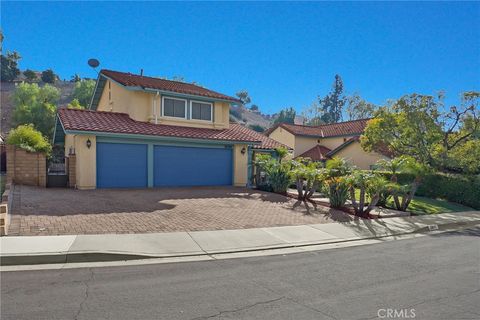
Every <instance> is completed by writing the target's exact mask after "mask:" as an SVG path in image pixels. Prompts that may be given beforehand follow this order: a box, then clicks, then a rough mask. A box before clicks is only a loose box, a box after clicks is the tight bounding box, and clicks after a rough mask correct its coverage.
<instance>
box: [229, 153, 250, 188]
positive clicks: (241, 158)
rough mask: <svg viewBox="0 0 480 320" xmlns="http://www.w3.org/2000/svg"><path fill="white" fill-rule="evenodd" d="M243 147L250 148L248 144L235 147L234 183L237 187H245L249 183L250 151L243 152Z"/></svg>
mask: <svg viewBox="0 0 480 320" xmlns="http://www.w3.org/2000/svg"><path fill="white" fill-rule="evenodd" d="M242 148H245V150H246V151H247V150H248V148H247V145H246V144H236V145H234V147H233V185H234V186H236V187H245V186H246V185H247V183H248V151H247V152H245V153H244V154H242V152H241V151H242Z"/></svg>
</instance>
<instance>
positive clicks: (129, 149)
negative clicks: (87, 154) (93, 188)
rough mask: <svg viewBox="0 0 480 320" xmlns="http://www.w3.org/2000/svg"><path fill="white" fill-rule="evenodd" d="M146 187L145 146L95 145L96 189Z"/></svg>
mask: <svg viewBox="0 0 480 320" xmlns="http://www.w3.org/2000/svg"><path fill="white" fill-rule="evenodd" d="M145 187H147V145H146V144H127V143H104V142H99V143H97V188H145Z"/></svg>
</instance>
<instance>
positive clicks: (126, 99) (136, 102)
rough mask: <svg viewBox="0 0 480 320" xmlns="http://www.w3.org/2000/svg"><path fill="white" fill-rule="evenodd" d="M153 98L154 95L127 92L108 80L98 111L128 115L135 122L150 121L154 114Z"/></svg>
mask: <svg viewBox="0 0 480 320" xmlns="http://www.w3.org/2000/svg"><path fill="white" fill-rule="evenodd" d="M153 97H154V95H153V94H149V93H146V92H142V91H130V90H126V89H125V88H123V87H122V86H120V85H118V84H116V83H115V82H113V81H110V80H107V82H106V83H105V89H104V90H103V93H102V96H101V98H100V101H99V103H98V107H97V110H98V111H111V112H122V113H127V114H129V115H130V118H132V119H134V120H137V121H149V120H150V119H151V117H152V114H153V110H152V101H153Z"/></svg>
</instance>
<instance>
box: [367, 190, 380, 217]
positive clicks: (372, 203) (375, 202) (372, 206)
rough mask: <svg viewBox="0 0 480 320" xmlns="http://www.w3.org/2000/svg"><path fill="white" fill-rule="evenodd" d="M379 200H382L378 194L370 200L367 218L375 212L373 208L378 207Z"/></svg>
mask: <svg viewBox="0 0 480 320" xmlns="http://www.w3.org/2000/svg"><path fill="white" fill-rule="evenodd" d="M378 200H380V193H379V192H377V193H376V194H375V195H374V196H373V197H372V199H370V203H369V204H368V207H367V210H365V213H364V214H365V216H367V217H368V215H369V214H370V211H372V210H373V208H374V207H375V206H376V205H377V203H378Z"/></svg>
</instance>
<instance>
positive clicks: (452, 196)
mask: <svg viewBox="0 0 480 320" xmlns="http://www.w3.org/2000/svg"><path fill="white" fill-rule="evenodd" d="M377 172H379V173H381V174H383V175H384V176H385V177H386V178H387V179H390V177H391V173H390V172H382V171H377ZM397 178H398V182H399V183H400V184H406V183H409V182H410V181H413V179H414V176H413V175H412V174H408V173H400V174H398V175H397ZM416 195H417V196H423V197H428V198H434V199H435V198H440V199H444V200H448V201H451V202H456V203H460V204H463V205H465V206H468V207H472V208H475V209H480V178H479V177H474V176H473V177H472V176H464V175H458V174H443V173H430V174H427V175H426V176H425V177H424V178H423V180H422V183H421V185H420V186H419V188H418V190H417V193H416Z"/></svg>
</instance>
